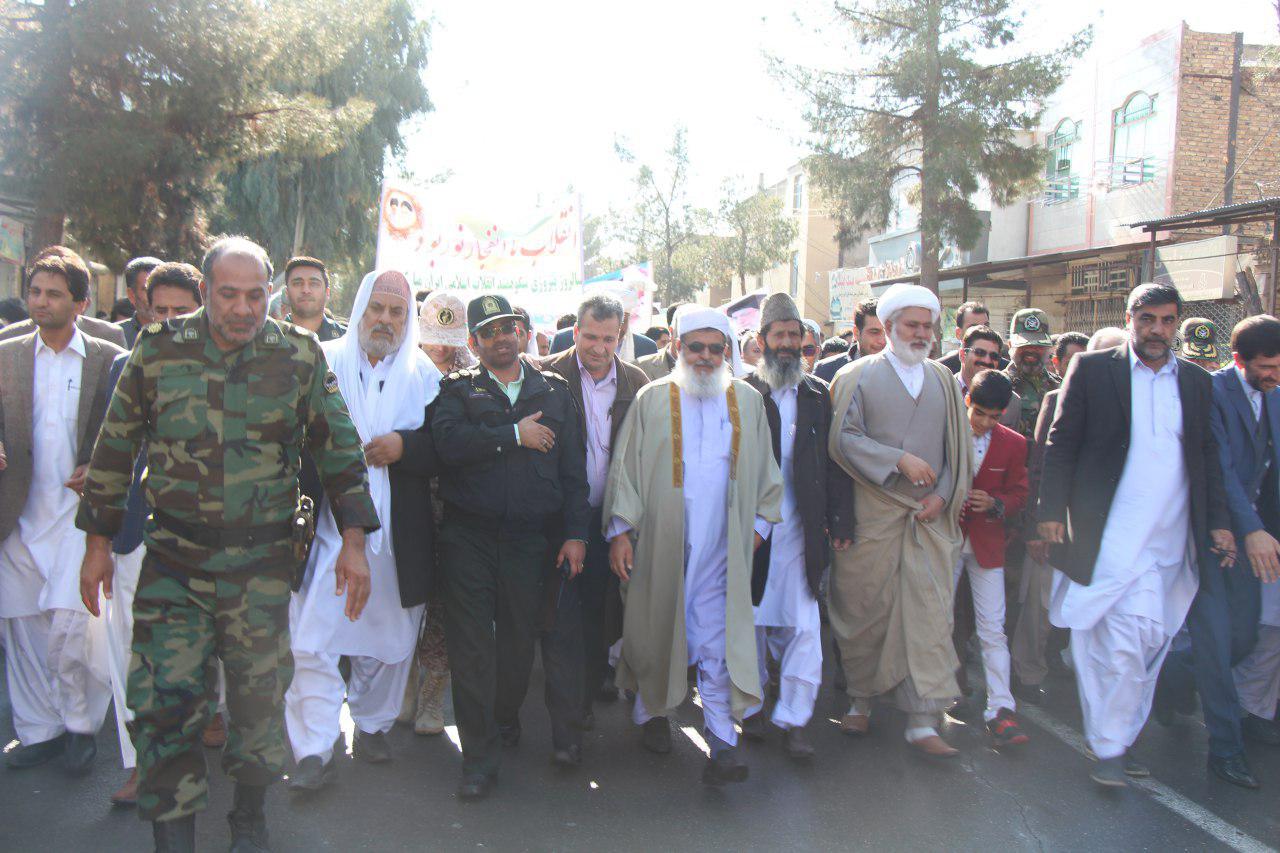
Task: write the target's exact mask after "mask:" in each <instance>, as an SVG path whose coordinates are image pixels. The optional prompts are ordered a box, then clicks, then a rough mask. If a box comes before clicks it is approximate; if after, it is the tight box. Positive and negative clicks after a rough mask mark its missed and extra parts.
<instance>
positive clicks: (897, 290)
mask: <svg viewBox="0 0 1280 853" xmlns="http://www.w3.org/2000/svg"><path fill="white" fill-rule="evenodd" d="M903 308H927V309H929V313H931V314H932V315H933V321H934V322H935V323H936V322H937V321H938V318H939V317H940V316H942V305H941V304H940V303H939V302H938V297H937V296H935V295H934V293H933V291H931V290H930V289H929V288H927V287H921V286H920V285H918V284H907V283H906V282H898V283H897V284H895V285H892V286H890V288H889V289H888V290H886V291H885V292H884V293H883V294H882V295H881V296H880V301H879V302H877V303H876V318H877V319H879V320H880V322H881V323H886V322H888V320H889V318H890V317H892V316H893V315H894V314H896V313H897V312H899V311H901V310H902V309H903Z"/></svg>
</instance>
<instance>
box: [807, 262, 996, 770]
mask: <svg viewBox="0 0 1280 853" xmlns="http://www.w3.org/2000/svg"><path fill="white" fill-rule="evenodd" d="M939 313H940V306H939V304H938V298H937V297H936V296H935V295H934V294H933V293H931V292H930V291H929V290H927V289H926V288H923V287H920V286H919V285H912V284H895V285H893V286H892V287H890V288H889V289H888V290H887V291H886V292H885V293H884V295H882V296H881V297H880V302H879V305H878V306H877V309H876V314H877V316H878V317H879V319H880V322H881V323H883V324H884V327H885V331H886V332H887V333H888V340H889V345H888V347H887V348H886V349H885V350H883V351H882V352H880V353H877V354H876V355H873V356H868V357H866V358H861V359H858V360H857V361H855V362H852V363H850V364H849V365H848V366H846V367H844V368H843V369H841V371H840V372H839V373H837V374H836V377H835V381H834V383H833V384H832V389H831V391H832V397H833V410H834V413H835V417H836V418H837V419H838V420H839V422H840V423H841V427H840V429H838V430H837V429H832V431H831V438H830V452H831V456H832V458H833V459H835V460H836V461H837V462H838V463H839V464H840V466H841V467H842V468H844V469H845V471H847V472H848V473H849V475H850V476H851V477H852V478H853V481H854V485H853V492H854V499H853V507H854V527H855V529H856V530H857V531H858V538H857V539H856V540H855V541H854V543H853V545H852V547H850V548H849V549H848V550H846V551H837V552H835V554H834V559H833V562H832V569H831V584H830V590H829V601H828V604H829V607H828V612H829V615H830V619H831V628H832V632H833V633H834V634H835V637H836V641H837V643H838V644H839V647H840V655H841V659H842V664H843V667H844V673H845V679H846V681H847V683H848V692H849V697H850V699H851V700H852V704H851V707H850V708H849V712H848V713H847V714H846V715H845V716H844V719H843V720H842V721H841V728H842V730H843V731H844V732H845V733H847V734H850V735H861V734H865V733H866V732H867V730H868V728H869V725H870V715H871V705H872V700H873V698H874V697H876V696H878V695H882V694H888V693H892V694H894V699H895V700H896V702H897V704H898V707H899V708H901V709H902V710H903V711H904V712H905V713H906V714H907V729H906V738H907V742H908V743H910V744H911V745H912V746H913V747H915V748H916V749H918V750H919V751H921V752H923V753H924V754H926V755H931V756H937V757H949V756H953V755H956V750H955V749H954V748H952V747H951V746H950V745H948V744H947V743H946V741H944V740H943V739H942V737H941V736H940V735H939V734H938V727H939V725H940V724H941V722H942V713H943V711H944V710H945V709H946V707H947V705H949V704H950V703H951V701H952V700H953V699H954V698H955V697H956V695H958V693H959V691H958V689H957V687H956V680H955V669H956V665H957V661H956V655H955V649H954V648H953V646H952V642H951V601H952V579H951V573H952V568H953V567H954V566H955V561H956V555H957V553H958V552H959V549H960V545H961V535H960V528H959V520H960V510H961V508H962V507H963V504H964V498H965V495H966V493H967V492H968V489H969V485H970V480H971V477H972V470H971V469H972V464H973V463H972V459H973V448H972V443H973V442H972V440H971V430H970V428H969V424H968V419H967V418H966V415H965V408H964V401H963V399H962V397H961V394H960V387H959V385H957V383H956V381H955V378H954V377H953V376H952V375H951V371H949V370H948V369H947V368H946V367H944V366H942V365H940V364H938V363H937V362H935V361H932V360H930V359H929V352H930V350H931V348H932V347H933V342H934V323H936V322H937V320H938V315H939Z"/></svg>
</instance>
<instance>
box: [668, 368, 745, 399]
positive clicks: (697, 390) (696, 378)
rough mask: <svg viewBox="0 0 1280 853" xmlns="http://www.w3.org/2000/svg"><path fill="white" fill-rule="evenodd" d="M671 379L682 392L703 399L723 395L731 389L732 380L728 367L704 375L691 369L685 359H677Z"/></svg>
mask: <svg viewBox="0 0 1280 853" xmlns="http://www.w3.org/2000/svg"><path fill="white" fill-rule="evenodd" d="M671 377H672V380H673V381H674V382H675V383H676V384H677V385H679V386H680V388H681V389H682V390H684V391H688V392H689V393H690V394H692V395H693V396H695V397H698V398H702V399H705V398H707V397H716V396H719V395H720V394H723V393H724V392H725V390H726V389H727V388H728V387H729V380H730V378H731V377H730V376H729V368H728V366H727V365H726V366H722V367H721V369H720V370H717V371H714V372H712V373H707V374H703V373H698V372H697V371H696V370H694V369H693V368H692V367H690V366H689V365H688V364H687V363H686V362H685V360H684V359H683V358H678V359H676V365H675V367H673V368H672V369H671Z"/></svg>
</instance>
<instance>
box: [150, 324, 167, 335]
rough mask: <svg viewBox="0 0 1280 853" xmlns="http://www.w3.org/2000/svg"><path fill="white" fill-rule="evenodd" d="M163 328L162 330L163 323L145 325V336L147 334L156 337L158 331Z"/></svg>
mask: <svg viewBox="0 0 1280 853" xmlns="http://www.w3.org/2000/svg"><path fill="white" fill-rule="evenodd" d="M163 328H164V323H148V324H147V334H148V335H157V334H159V333H160V331H161V330H162V329H163Z"/></svg>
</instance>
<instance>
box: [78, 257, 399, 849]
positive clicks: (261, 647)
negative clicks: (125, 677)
mask: <svg viewBox="0 0 1280 853" xmlns="http://www.w3.org/2000/svg"><path fill="white" fill-rule="evenodd" d="M202 266H203V271H204V278H205V281H204V283H203V284H202V285H201V290H202V292H203V295H204V298H205V307H204V308H202V309H200V310H198V311H196V312H195V313H194V314H191V315H188V316H185V317H180V318H177V319H174V320H170V321H169V322H167V323H165V324H163V325H162V324H159V323H153V324H151V325H150V326H148V327H147V328H146V329H145V330H144V331H143V333H142V334H141V335H140V336H139V339H138V342H137V345H136V347H135V348H134V350H133V353H132V355H131V356H130V358H129V361H128V363H127V364H126V365H125V368H124V371H123V374H122V375H121V377H120V382H119V384H118V385H117V387H116V392H115V396H114V397H113V398H112V401H111V406H110V409H109V411H108V413H107V417H106V421H105V423H104V424H103V427H102V432H101V434H100V435H99V437H98V442H97V445H96V446H95V447H94V452H93V458H92V461H91V464H90V470H89V475H88V481H87V483H86V485H85V491H84V498H83V501H82V503H81V506H80V512H79V514H78V516H77V520H76V523H77V525H78V526H79V527H80V528H81V529H83V530H85V531H86V532H87V533H88V534H89V536H88V540H89V546H88V551H87V553H86V555H85V559H84V565H83V566H82V569H81V594H82V596H83V598H84V600H85V602H86V604H87V605H88V606H89V609H90V610H91V611H92V612H94V613H95V615H96V613H97V601H98V587H99V585H101V587H102V589H103V592H104V594H105V595H106V596H107V597H108V598H109V597H110V595H111V574H112V563H111V558H110V545H111V540H110V537H111V536H112V535H113V534H114V533H115V532H116V531H117V530H118V529H119V527H120V524H121V521H122V518H123V514H124V503H125V495H126V492H127V491H128V488H129V483H130V480H131V478H132V473H133V460H134V458H135V456H136V455H137V453H138V452H139V449H140V448H141V447H142V446H143V445H144V443H145V446H146V456H147V464H148V473H147V477H146V479H145V481H144V483H145V486H144V488H145V493H146V498H147V503H148V505H150V506H151V507H153V515H152V517H151V519H150V521H149V522H148V524H147V530H146V544H147V556H146V559H145V562H144V563H143V566H142V571H141V576H140V578H139V581H138V587H137V593H136V597H135V599H134V605H133V606H134V633H133V658H132V664H131V666H130V671H129V686H128V701H129V705H130V707H132V708H133V710H134V711H135V713H136V715H137V716H136V719H135V721H134V739H135V744H136V746H137V750H138V770H139V779H138V811H139V814H140V816H141V817H142V818H143V819H145V820H150V821H152V822H153V826H154V835H155V840H156V849H157V850H190V849H192V847H193V844H194V826H195V824H194V815H195V812H197V811H199V810H201V809H203V808H204V806H205V804H206V799H207V784H206V781H205V772H206V771H205V761H204V755H203V753H202V751H201V748H200V733H201V731H202V730H203V729H204V726H205V724H206V723H207V722H208V720H209V718H210V716H211V715H212V714H213V705H214V697H213V695H212V694H211V692H210V689H209V686H210V685H211V684H212V683H213V679H212V677H211V674H212V670H213V667H214V662H215V657H220V658H221V659H222V661H223V663H224V666H225V669H226V678H227V704H228V707H229V709H230V712H231V726H230V734H229V737H228V740H227V746H226V750H225V752H224V753H223V760H222V765H223V769H224V770H225V771H226V772H227V774H228V775H229V776H231V777H232V778H233V779H234V780H235V782H236V790H235V808H234V809H233V811H232V812H231V814H230V816H229V819H230V822H231V833H232V850H233V851H258V850H265V849H267V834H266V820H265V817H264V815H263V811H262V803H263V797H264V795H265V792H266V786H267V784H268V783H270V782H271V781H272V780H275V779H278V778H279V777H280V774H281V773H282V771H283V769H284V758H285V751H284V749H285V747H284V730H283V697H284V693H285V690H286V688H287V687H288V686H289V681H290V679H291V678H292V673H293V660H292V657H291V655H290V651H289V620H288V607H289V592H290V581H291V579H292V576H293V572H294V569H295V563H296V558H295V550H294V548H293V543H292V541H291V530H292V529H293V527H294V525H293V520H294V514H295V511H296V510H297V507H298V504H299V495H298V470H299V464H300V455H301V453H302V451H303V449H304V448H306V449H307V450H308V451H309V452H310V453H311V455H312V456H313V458H314V459H315V461H316V463H317V466H318V469H319V472H320V477H321V480H322V481H323V483H324V487H325V491H326V493H327V494H328V496H329V500H330V502H331V504H332V506H333V509H334V514H335V516H336V517H337V521H338V526H339V528H341V529H342V530H343V550H342V553H341V554H340V556H339V557H338V565H337V569H336V572H337V577H338V587H339V589H338V591H339V592H342V591H343V589H344V587H345V589H346V592H347V605H346V615H347V617H348V618H350V619H355V618H358V617H359V615H360V611H361V609H362V608H363V607H364V602H365V600H366V599H367V598H368V594H369V567H368V564H367V562H366V561H365V555H364V537H365V532H366V531H369V530H374V529H377V526H378V521H377V515H376V513H375V511H374V507H373V504H372V501H371V500H370V498H369V494H368V484H367V477H366V470H365V464H364V458H363V455H362V452H361V447H360V440H359V437H358V435H357V433H356V430H355V427H354V426H353V425H352V423H351V420H350V418H349V416H348V414H347V410H346V406H345V404H344V403H343V400H342V396H341V394H339V393H338V385H337V380H336V378H335V377H334V376H333V374H332V373H330V372H329V371H328V368H327V366H326V362H325V358H324V355H323V353H322V352H321V349H320V345H319V342H318V341H317V340H316V338H315V335H313V334H312V333H310V332H307V331H305V330H302V329H299V328H298V327H296V326H293V325H290V324H282V323H278V322H276V321H274V320H270V319H267V316H266V309H267V299H268V296H269V291H268V287H269V285H268V283H269V281H270V278H271V263H270V260H269V259H268V258H267V255H266V252H265V251H264V250H263V249H262V248H261V247H259V246H257V245H256V244H254V243H252V242H250V241H248V240H245V239H244V238H224V239H223V240H220V241H219V242H218V243H216V244H215V245H214V246H213V247H212V248H211V249H210V250H209V252H208V253H207V254H206V255H205V259H204V262H203V264H202Z"/></svg>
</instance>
